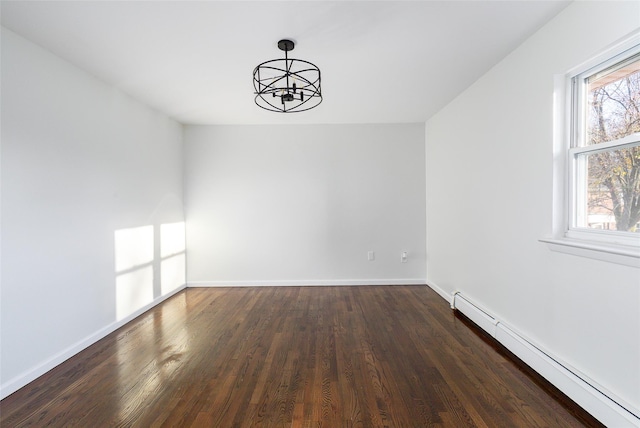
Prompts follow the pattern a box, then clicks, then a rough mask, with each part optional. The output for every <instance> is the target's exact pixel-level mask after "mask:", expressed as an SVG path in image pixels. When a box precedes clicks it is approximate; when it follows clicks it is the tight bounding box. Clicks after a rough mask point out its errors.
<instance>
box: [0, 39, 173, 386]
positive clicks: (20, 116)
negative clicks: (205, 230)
mask: <svg viewBox="0 0 640 428" xmlns="http://www.w3.org/2000/svg"><path fill="white" fill-rule="evenodd" d="M181 174H182V128H181V125H179V124H178V123H177V122H175V121H173V120H171V119H169V118H167V117H166V116H164V115H162V114H160V113H157V112H155V111H152V110H150V109H149V108H147V107H145V106H143V105H142V104H140V103H138V102H135V101H133V100H132V99H130V98H128V97H127V96H125V95H124V94H122V93H121V92H119V91H118V90H116V89H114V88H112V87H109V86H107V85H105V84H103V83H101V82H100V81H98V80H96V79H95V78H93V77H92V76H89V75H88V74H86V73H85V72H83V71H81V70H79V69H77V68H75V67H74V66H72V65H70V64H69V63H66V62H64V61H62V60H61V59H59V58H57V57H55V56H53V55H51V54H50V53H48V52H47V51H45V50H43V49H41V48H40V47H38V46H36V45H34V44H32V43H31V42H28V41H26V40H25V39H23V38H21V37H20V36H18V35H16V34H14V33H12V32H11V31H8V30H6V29H4V28H3V29H2V229H1V230H2V271H1V272H2V277H1V279H2V282H1V293H2V303H1V336H0V337H1V340H2V343H1V348H2V351H1V358H2V360H1V372H0V376H1V384H2V395H3V396H4V395H6V394H8V393H10V392H12V391H13V390H15V389H16V388H18V387H20V386H22V385H24V384H25V383H27V382H28V381H30V380H32V379H33V378H35V377H36V376H37V375H39V374H42V373H43V372H44V371H46V370H47V369H50V368H51V367H52V366H54V365H55V364H56V363H59V362H61V361H62V360H64V359H65V358H66V357H68V356H71V355H72V354H73V353H74V352H77V351H78V350H80V349H81V348H82V347H84V346H86V345H88V344H89V343H90V342H91V341H92V340H95V339H98V338H100V337H101V335H104V334H105V333H107V332H108V331H109V329H113V328H114V327H115V326H117V325H118V322H122V321H123V320H126V318H127V316H130V315H131V314H132V313H135V311H137V310H140V309H141V308H143V307H144V306H145V305H148V304H149V303H151V302H153V301H157V300H158V299H159V298H160V297H161V296H163V295H164V296H166V295H168V294H169V293H171V292H172V291H173V290H175V289H176V288H178V287H180V286H181V285H183V284H184V282H185V279H184V263H185V262H184V217H183V211H182V177H181Z"/></svg>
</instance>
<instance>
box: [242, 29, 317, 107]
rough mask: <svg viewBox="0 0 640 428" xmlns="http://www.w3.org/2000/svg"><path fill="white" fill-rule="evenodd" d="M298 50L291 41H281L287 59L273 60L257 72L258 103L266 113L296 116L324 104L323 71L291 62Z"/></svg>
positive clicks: (258, 67) (266, 62) (254, 76)
mask: <svg viewBox="0 0 640 428" xmlns="http://www.w3.org/2000/svg"><path fill="white" fill-rule="evenodd" d="M294 46H295V43H293V42H292V41H291V40H286V39H284V40H280V41H279V42H278V48H280V50H282V51H284V59H272V60H270V61H265V62H263V63H262V64H260V65H258V66H257V67H256V68H255V69H254V70H253V87H254V89H255V90H256V92H255V95H256V98H255V101H256V104H257V105H258V106H259V107H262V108H263V109H265V110H269V111H276V112H281V113H294V112H300V111H306V110H310V109H312V108H314V107H317V106H318V105H319V104H320V103H321V102H322V93H321V92H320V69H319V68H318V67H316V66H315V65H313V64H311V63H310V62H309V61H303V60H301V59H292V58H289V55H288V52H289V51H292V50H293V48H294Z"/></svg>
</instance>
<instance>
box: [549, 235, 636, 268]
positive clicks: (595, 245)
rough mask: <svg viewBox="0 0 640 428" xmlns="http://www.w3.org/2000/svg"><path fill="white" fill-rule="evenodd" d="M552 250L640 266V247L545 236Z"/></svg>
mask: <svg viewBox="0 0 640 428" xmlns="http://www.w3.org/2000/svg"><path fill="white" fill-rule="evenodd" d="M539 241H540V242H544V243H545V244H547V246H548V247H549V249H550V250H551V251H557V252H559V253H565V254H571V255H574V256H579V257H587V258H590V259H596V260H602V261H605V262H610V263H617V264H621V265H625V266H631V267H635V268H640V248H637V247H632V246H628V245H617V244H608V243H603V242H595V241H584V240H578V239H569V238H543V239H540V240H539Z"/></svg>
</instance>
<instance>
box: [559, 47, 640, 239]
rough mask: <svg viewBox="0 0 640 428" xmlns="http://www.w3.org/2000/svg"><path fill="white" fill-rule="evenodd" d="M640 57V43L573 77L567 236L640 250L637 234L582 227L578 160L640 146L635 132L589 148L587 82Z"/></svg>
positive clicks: (582, 195) (582, 192) (581, 180)
mask: <svg viewBox="0 0 640 428" xmlns="http://www.w3.org/2000/svg"><path fill="white" fill-rule="evenodd" d="M638 56H640V44H638V45H635V46H632V47H630V48H628V49H624V50H622V51H621V52H618V53H617V54H611V55H610V56H609V58H608V59H606V60H604V61H602V62H600V63H599V64H597V65H595V66H592V67H589V68H587V69H585V70H582V71H580V72H577V73H576V72H575V71H574V73H570V74H569V76H568V77H569V79H570V80H569V85H568V86H569V89H570V91H571V95H570V100H571V103H570V106H569V108H570V117H571V122H570V123H571V128H570V136H569V138H570V141H569V145H568V146H569V147H568V161H569V168H568V170H569V171H568V182H569V189H568V195H569V198H568V202H569V207H568V210H567V212H568V214H569V218H568V219H567V225H568V227H567V231H566V232H565V236H566V237H568V238H575V239H587V240H592V241H599V242H610V243H613V244H620V245H630V246H638V247H640V235H639V234H636V233H634V232H621V231H614V230H599V229H589V228H586V227H583V226H578V224H580V221H579V218H580V216H584V215H586V214H585V213H583V212H582V211H583V210H582V209H580V208H579V207H580V206H585V205H586V204H585V203H584V198H585V192H586V189H585V188H584V184H582V185H581V184H580V183H584V182H585V180H584V176H585V174H586V171H585V170H584V166H583V165H580V162H579V161H578V157H579V156H580V155H589V154H596V153H601V152H605V151H609V150H611V149H623V148H628V147H634V146H637V145H638V143H639V142H640V133H634V134H631V135H627V136H626V137H624V138H620V139H617V140H612V141H607V142H606V143H599V144H594V145H587V144H586V139H587V135H586V134H587V132H586V129H587V126H586V121H587V83H586V81H587V79H588V78H589V77H591V76H594V75H596V74H598V73H600V72H602V71H603V70H606V69H608V68H610V67H612V66H614V65H616V64H618V63H620V62H623V61H626V60H628V59H632V58H634V57H638Z"/></svg>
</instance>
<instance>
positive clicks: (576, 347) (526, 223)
mask: <svg viewBox="0 0 640 428" xmlns="http://www.w3.org/2000/svg"><path fill="white" fill-rule="evenodd" d="M638 27H640V3H638V2H575V3H573V4H572V5H570V6H569V7H568V8H567V9H566V10H565V11H563V12H562V13H561V14H560V15H558V16H557V17H556V18H555V19H554V20H553V21H551V22H550V23H549V24H547V25H546V26H545V27H544V28H543V29H541V30H540V31H539V32H538V33H537V34H535V35H534V36H533V37H532V38H530V39H529V40H528V41H527V42H525V43H524V44H523V45H522V46H520V47H519V48H518V49H517V50H516V51H514V52H513V53H512V54H511V55H509V56H508V57H507V58H506V59H504V60H503V61H502V62H501V63H499V64H498V65H497V66H495V67H494V68H493V69H492V70H491V71H490V72H489V73H487V74H486V75H485V76H484V77H482V78H481V79H480V80H479V81H478V82H476V83H475V84H474V85H473V86H472V87H470V88H469V89H468V90H466V91H465V92H464V93H463V94H461V95H460V96H459V97H458V98H457V99H456V100H454V101H453V102H452V103H451V104H450V105H448V106H447V107H446V108H445V109H443V110H442V111H440V112H439V113H438V114H437V115H436V116H434V117H433V118H431V119H430V120H429V121H428V122H427V125H426V144H427V149H426V157H427V272H428V278H427V279H428V281H429V282H430V283H431V284H434V286H435V287H438V288H440V289H441V290H442V291H444V292H445V293H453V292H454V291H461V292H462V293H463V294H465V295H467V296H469V297H470V298H471V299H472V300H473V301H475V302H476V303H477V304H479V305H480V306H482V307H484V308H485V309H486V310H487V311H488V312H490V313H492V314H494V315H495V316H496V317H497V318H499V319H501V320H503V321H504V322H506V323H507V324H508V325H510V326H512V327H514V328H515V329H517V330H518V331H520V332H521V334H523V335H524V336H525V337H527V338H528V339H530V340H531V341H532V342H533V343H536V344H538V345H540V346H541V347H542V348H543V349H545V350H548V351H549V352H550V353H551V354H552V356H554V357H557V358H558V359H560V360H561V361H564V362H566V363H568V364H569V365H570V366H573V367H574V368H576V369H577V370H578V371H579V372H582V373H583V374H585V375H586V377H587V378H591V379H592V380H593V381H595V384H596V385H597V384H600V385H601V386H602V387H604V390H605V391H608V392H610V393H612V395H614V396H616V397H617V398H619V399H621V400H622V401H623V402H625V403H626V404H628V405H630V406H632V407H634V408H635V409H634V410H635V412H636V414H640V412H639V411H638V409H640V271H639V270H638V269H636V268H633V267H628V266H623V265H618V264H612V263H607V262H603V261H597V260H593V259H586V258H581V257H577V256H572V255H567V254H561V253H555V252H551V251H549V248H548V247H547V245H545V244H543V243H540V242H538V239H539V238H543V237H548V236H549V235H550V233H551V229H552V198H553V195H552V187H553V185H552V166H553V165H552V161H553V159H552V144H553V140H552V139H553V127H552V125H553V111H552V106H553V96H554V75H555V74H559V73H560V74H564V73H566V72H567V71H568V70H569V69H571V68H573V67H575V66H577V65H580V63H582V62H584V61H586V60H588V59H589V58H590V57H591V56H593V55H595V54H597V53H598V52H599V51H600V50H602V49H604V48H605V47H607V46H608V45H610V44H612V43H614V42H615V41H617V40H618V39H620V38H622V37H623V36H625V35H626V34H629V33H630V32H632V31H633V30H635V29H637V28H638Z"/></svg>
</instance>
